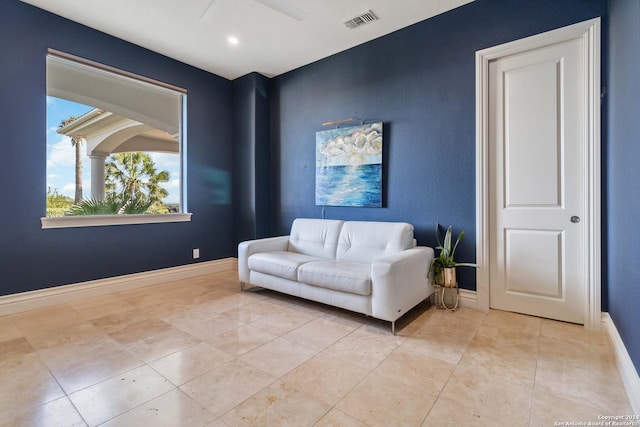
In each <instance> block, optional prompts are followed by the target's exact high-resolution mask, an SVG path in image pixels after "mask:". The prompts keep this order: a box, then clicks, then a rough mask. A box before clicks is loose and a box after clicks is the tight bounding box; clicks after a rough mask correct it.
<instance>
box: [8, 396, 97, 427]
mask: <svg viewBox="0 0 640 427" xmlns="http://www.w3.org/2000/svg"><path fill="white" fill-rule="evenodd" d="M0 425H1V426H7V427H9V426H16V427H17V426H37V427H84V426H86V425H87V424H86V423H85V422H84V420H83V419H82V417H81V416H80V414H79V413H78V411H76V408H74V407H73V405H72V404H71V401H70V400H69V398H68V397H61V398H60V399H56V400H53V401H51V402H49V403H45V404H44V405H40V406H36V407H33V408H28V409H26V410H24V411H22V412H20V413H18V414H14V413H3V414H0Z"/></svg>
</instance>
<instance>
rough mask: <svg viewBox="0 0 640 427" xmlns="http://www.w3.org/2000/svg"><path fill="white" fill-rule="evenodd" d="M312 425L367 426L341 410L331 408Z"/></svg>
mask: <svg viewBox="0 0 640 427" xmlns="http://www.w3.org/2000/svg"><path fill="white" fill-rule="evenodd" d="M314 427H367V425H366V424H365V423H363V422H360V421H358V420H356V419H355V418H353V417H352V416H350V415H347V414H345V413H344V412H342V411H338V410H337V409H332V410H331V411H329V413H327V415H325V416H324V417H322V418H321V419H320V421H318V422H317V423H315V424H314Z"/></svg>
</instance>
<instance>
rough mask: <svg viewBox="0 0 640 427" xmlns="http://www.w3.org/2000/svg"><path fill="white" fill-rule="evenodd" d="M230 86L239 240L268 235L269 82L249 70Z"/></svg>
mask: <svg viewBox="0 0 640 427" xmlns="http://www.w3.org/2000/svg"><path fill="white" fill-rule="evenodd" d="M232 85H233V170H234V179H233V188H234V192H233V194H234V198H233V208H234V212H235V214H234V218H235V237H236V243H239V242H241V241H244V240H251V239H257V238H260V237H267V236H270V235H271V230H272V223H271V182H272V176H271V139H270V124H271V123H270V121H271V117H270V105H269V97H270V90H269V87H270V85H271V83H270V80H269V79H268V78H266V77H265V76H263V75H261V74H258V73H251V74H248V75H246V76H243V77H240V78H238V79H236V80H234V81H233V82H232Z"/></svg>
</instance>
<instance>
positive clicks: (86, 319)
mask: <svg viewBox="0 0 640 427" xmlns="http://www.w3.org/2000/svg"><path fill="white" fill-rule="evenodd" d="M397 330H398V333H397V335H396V336H393V335H391V333H390V326H389V323H387V322H382V321H378V320H375V319H371V318H367V317H365V316H361V315H358V314H354V313H350V312H347V311H343V310H338V309H334V308H331V307H328V306H325V305H321V304H315V303H311V302H308V301H304V300H301V299H296V298H292V297H288V296H284V295H280V294H277V293H274V292H271V291H266V290H263V291H259V292H240V291H239V283H238V281H237V277H236V273H235V272H233V271H229V272H223V273H217V274H212V275H207V276H201V277H197V278H193V279H189V280H183V281H179V282H173V283H167V284H163V285H157V286H152V287H147V288H141V289H137V290H132V291H126V292H120V293H116V294H112V295H107V296H103V297H98V298H93V299H88V300H83V301H78V302H73V303H69V304H62V305H57V306H53V307H49V308H44V309H39V310H33V311H30V312H25V313H20V314H15V315H12V316H5V317H0V425H1V426H11V427H13V426H56V427H63V426H84V425H90V426H97V425H103V426H109V427H113V426H154V427H155V426H205V425H206V426H212V427H216V426H243V425H254V426H279V425H291V426H367V425H371V426H421V425H422V426H446V425H451V426H480V425H488V426H527V425H530V426H553V425H554V421H588V420H592V421H595V420H597V419H598V415H620V414H631V413H632V411H631V408H630V405H629V401H628V399H627V397H626V394H625V391H624V387H623V385H622V382H621V379H620V376H619V373H618V371H617V369H616V367H615V362H614V356H613V353H612V350H611V346H610V344H609V341H608V338H607V336H606V335H605V334H604V333H593V332H588V331H585V330H584V329H583V328H582V327H580V326H576V325H570V324H565V323H561V322H555V321H549V320H544V319H539V318H535V317H530V316H524V315H519V314H513V313H507V312H500V311H491V312H490V313H489V314H488V315H484V314H482V313H479V312H476V311H474V310H470V309H466V308H462V309H461V310H459V311H457V312H455V313H451V312H446V311H443V310H438V309H436V308H434V307H431V306H430V305H429V304H428V303H426V302H425V303H423V304H421V305H419V306H418V307H417V308H416V309H414V310H413V311H411V312H410V313H408V314H407V315H406V316H405V317H404V318H402V319H401V320H400V321H399V322H398V324H397Z"/></svg>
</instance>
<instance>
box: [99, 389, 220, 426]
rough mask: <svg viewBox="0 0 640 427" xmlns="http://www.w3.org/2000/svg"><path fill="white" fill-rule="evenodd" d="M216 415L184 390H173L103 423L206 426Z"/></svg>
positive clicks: (106, 424)
mask: <svg viewBox="0 0 640 427" xmlns="http://www.w3.org/2000/svg"><path fill="white" fill-rule="evenodd" d="M215 419H216V416H215V415H213V414H212V413H211V412H209V411H207V410H206V409H204V408H203V407H202V406H201V405H199V404H198V403H196V402H195V401H194V400H192V399H191V398H190V397H189V396H187V395H186V394H184V393H183V392H182V391H180V390H178V389H175V390H171V391H169V392H168V393H166V394H163V395H162V396H160V397H157V398H155V399H153V400H151V401H149V402H147V403H145V404H143V405H140V406H138V407H136V408H134V409H132V410H130V411H129V412H126V413H124V414H122V415H120V416H118V417H116V418H113V419H112V420H110V421H108V422H106V423H104V424H102V425H101V426H104V427H132V426H153V427H176V426H180V427H204V426H211V423H212V422H214V421H215Z"/></svg>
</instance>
